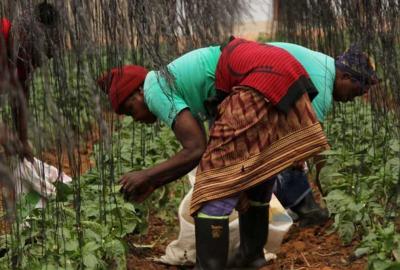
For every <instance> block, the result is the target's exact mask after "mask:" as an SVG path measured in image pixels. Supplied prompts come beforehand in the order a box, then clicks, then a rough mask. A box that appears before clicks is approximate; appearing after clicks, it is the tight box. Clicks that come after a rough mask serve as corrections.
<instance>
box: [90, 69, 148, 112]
mask: <svg viewBox="0 0 400 270" xmlns="http://www.w3.org/2000/svg"><path fill="white" fill-rule="evenodd" d="M147 73H148V70H147V69H145V68H144V67H141V66H136V65H126V66H123V67H118V68H113V69H111V70H110V71H109V72H107V73H106V74H104V75H102V76H101V77H100V78H99V79H97V84H98V85H99V86H100V87H101V89H102V90H103V91H104V92H105V93H106V94H108V99H109V100H110V102H111V106H112V107H113V109H114V111H115V112H116V113H119V111H120V107H121V105H122V104H123V103H124V102H125V101H126V99H127V98H128V97H129V96H130V95H131V94H132V93H133V92H134V91H136V90H138V89H139V86H141V85H142V84H143V83H144V80H145V78H146V75H147Z"/></svg>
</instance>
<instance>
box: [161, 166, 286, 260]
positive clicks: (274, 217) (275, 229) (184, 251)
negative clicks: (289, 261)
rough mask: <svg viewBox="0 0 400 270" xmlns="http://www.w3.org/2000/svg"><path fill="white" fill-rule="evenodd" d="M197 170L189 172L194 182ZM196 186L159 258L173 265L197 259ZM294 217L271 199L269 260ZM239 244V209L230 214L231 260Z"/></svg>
mask: <svg viewBox="0 0 400 270" xmlns="http://www.w3.org/2000/svg"><path fill="white" fill-rule="evenodd" d="M195 175H196V171H195V170H193V171H192V172H190V173H189V181H190V183H191V185H192V186H193V185H194V182H195ZM192 192H193V188H191V189H190V190H189V192H188V193H187V194H186V196H185V197H184V198H183V200H182V202H181V204H180V205H179V226H180V231H179V236H178V239H176V240H174V241H172V242H171V243H170V244H169V245H168V246H167V248H166V250H165V255H163V256H162V257H160V258H158V259H156V261H159V262H162V263H165V264H170V265H192V264H194V263H195V261H196V247H195V235H194V234H195V231H194V219H193V217H192V216H191V215H190V201H191V198H192ZM292 224H293V220H292V219H291V217H290V216H289V215H288V214H287V213H286V211H285V209H284V208H283V206H282V205H281V204H280V202H279V201H278V199H277V198H276V197H275V195H273V196H272V199H271V202H270V223H269V232H268V242H267V244H266V245H265V249H264V253H265V259H266V260H267V261H269V260H271V259H275V258H276V255H275V254H273V253H270V252H275V253H276V252H277V251H278V250H279V248H280V246H281V244H282V240H283V237H284V235H285V234H286V233H287V232H288V231H289V229H290V226H291V225H292ZM239 244H240V236H239V219H238V213H237V212H236V211H233V212H232V214H231V215H230V216H229V253H228V260H229V259H230V258H231V257H232V256H233V255H234V254H235V252H236V250H237V248H238V247H239ZM267 250H268V252H267Z"/></svg>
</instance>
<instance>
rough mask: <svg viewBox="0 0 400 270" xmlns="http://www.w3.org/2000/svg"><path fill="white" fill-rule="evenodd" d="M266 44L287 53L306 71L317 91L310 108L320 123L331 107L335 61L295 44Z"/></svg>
mask: <svg viewBox="0 0 400 270" xmlns="http://www.w3.org/2000/svg"><path fill="white" fill-rule="evenodd" d="M268 44H271V45H273V46H277V47H280V48H282V49H284V50H286V51H287V52H289V53H290V54H291V55H292V56H293V57H294V58H296V59H297V61H299V62H300V64H301V65H302V66H303V67H304V69H305V70H306V71H307V73H308V75H309V76H310V78H311V80H312V82H313V83H314V85H315V87H316V88H317V90H318V95H317V96H316V97H315V98H314V100H313V102H312V106H313V108H314V111H315V113H316V114H317V117H318V120H319V121H320V122H322V121H323V120H324V118H325V116H326V115H327V114H328V112H329V111H330V109H331V107H332V92H333V86H334V82H335V76H336V68H335V60H334V59H333V58H332V57H330V56H328V55H326V54H323V53H320V52H316V51H313V50H310V49H307V48H305V47H302V46H299V45H296V44H291V43H284V42H271V43H268Z"/></svg>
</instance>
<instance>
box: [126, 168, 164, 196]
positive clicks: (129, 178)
mask: <svg viewBox="0 0 400 270" xmlns="http://www.w3.org/2000/svg"><path fill="white" fill-rule="evenodd" d="M119 183H120V184H121V185H122V188H121V192H123V193H124V197H125V199H128V200H133V201H135V202H142V201H144V200H145V199H146V198H147V197H149V196H150V194H151V193H152V192H153V191H154V190H155V189H156V187H155V186H154V185H153V183H152V182H151V179H150V177H149V176H148V175H147V173H146V172H145V171H136V172H129V173H127V174H124V175H123V176H122V177H121V179H120V180H119Z"/></svg>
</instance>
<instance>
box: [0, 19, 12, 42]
mask: <svg viewBox="0 0 400 270" xmlns="http://www.w3.org/2000/svg"><path fill="white" fill-rule="evenodd" d="M0 29H1V33H2V34H3V37H4V40H5V42H6V43H8V38H9V36H10V29H11V22H10V21H9V20H8V19H6V18H2V19H1V24H0Z"/></svg>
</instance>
